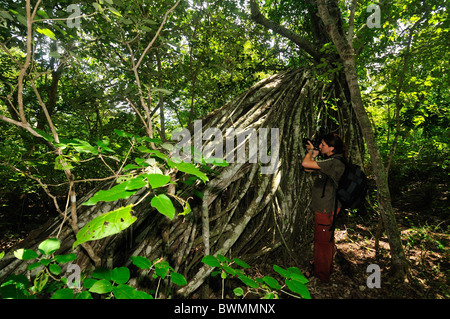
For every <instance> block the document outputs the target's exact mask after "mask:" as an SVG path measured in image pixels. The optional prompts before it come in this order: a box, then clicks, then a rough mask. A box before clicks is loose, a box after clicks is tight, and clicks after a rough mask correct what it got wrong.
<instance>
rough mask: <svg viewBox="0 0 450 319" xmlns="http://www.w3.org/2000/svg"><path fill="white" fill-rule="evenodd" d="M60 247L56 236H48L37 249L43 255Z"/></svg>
mask: <svg viewBox="0 0 450 319" xmlns="http://www.w3.org/2000/svg"><path fill="white" fill-rule="evenodd" d="M60 247H61V244H60V243H59V240H58V238H49V239H47V240H44V241H43V242H42V243H40V244H39V247H38V249H39V251H40V252H41V253H42V254H43V255H51V254H53V253H54V252H55V251H57V250H58V249H59V248H60Z"/></svg>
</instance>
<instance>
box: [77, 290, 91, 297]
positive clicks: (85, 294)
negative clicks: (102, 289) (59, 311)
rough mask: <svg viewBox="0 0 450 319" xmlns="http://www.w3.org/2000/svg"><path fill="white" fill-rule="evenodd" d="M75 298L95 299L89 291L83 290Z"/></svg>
mask: <svg viewBox="0 0 450 319" xmlns="http://www.w3.org/2000/svg"><path fill="white" fill-rule="evenodd" d="M75 299H94V298H92V295H91V293H90V292H89V291H86V290H85V291H82V292H80V293H79V294H78V295H76V297H75Z"/></svg>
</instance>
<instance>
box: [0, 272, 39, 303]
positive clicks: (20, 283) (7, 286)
mask: <svg viewBox="0 0 450 319" xmlns="http://www.w3.org/2000/svg"><path fill="white" fill-rule="evenodd" d="M29 287H30V283H29V282H28V279H27V277H25V275H15V274H12V275H10V276H8V277H7V278H6V279H5V280H4V281H3V283H2V284H1V285H0V292H1V295H2V298H3V299H34V297H33V296H30V293H29V292H28V290H27V289H28V288H29Z"/></svg>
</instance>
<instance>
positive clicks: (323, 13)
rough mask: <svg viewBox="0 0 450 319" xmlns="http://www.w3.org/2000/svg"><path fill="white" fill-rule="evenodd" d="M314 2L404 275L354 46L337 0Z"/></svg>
mask: <svg viewBox="0 0 450 319" xmlns="http://www.w3.org/2000/svg"><path fill="white" fill-rule="evenodd" d="M317 6H318V10H319V15H320V17H321V19H322V21H323V23H324V25H325V28H326V30H327V32H328V34H329V36H330V38H331V39H332V41H333V43H334V45H335V46H336V48H337V50H338V52H339V55H340V57H341V60H342V63H343V65H344V73H345V77H346V79H347V82H348V86H349V90H350V94H351V101H352V105H353V109H354V110H355V113H356V116H357V118H358V121H359V124H360V126H361V130H362V134H363V136H364V139H365V141H366V143H367V148H368V150H369V154H370V158H371V162H372V167H373V172H374V176H375V181H376V184H377V190H378V193H377V195H378V202H379V205H380V207H379V208H380V213H381V216H382V219H383V223H384V227H385V229H386V233H387V236H388V240H389V246H390V248H391V260H392V272H393V274H394V276H395V277H396V278H399V279H404V278H405V277H406V274H407V270H408V268H409V267H408V262H407V260H406V256H405V252H404V250H403V245H402V242H401V237H400V231H399V229H398V226H397V223H396V220H395V215H394V210H393V208H392V205H391V198H390V192H389V185H388V180H387V174H386V169H385V167H384V165H383V161H382V158H381V154H380V150H379V148H378V145H377V142H376V139H375V134H374V133H373V130H372V126H371V124H370V120H369V117H368V116H367V113H366V110H365V108H364V105H363V102H362V98H361V91H360V89H359V84H358V76H357V70H356V62H355V56H354V50H353V47H352V45H351V41H348V40H346V38H345V36H343V34H342V32H341V31H340V30H339V27H338V25H337V21H339V17H340V14H339V13H337V12H338V4H337V2H336V3H335V1H330V2H329V3H328V4H327V1H325V0H317ZM350 36H351V35H350Z"/></svg>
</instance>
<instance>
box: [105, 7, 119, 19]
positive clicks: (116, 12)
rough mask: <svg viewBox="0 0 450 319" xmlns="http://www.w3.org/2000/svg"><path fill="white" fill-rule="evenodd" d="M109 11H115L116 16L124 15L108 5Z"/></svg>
mask: <svg viewBox="0 0 450 319" xmlns="http://www.w3.org/2000/svg"><path fill="white" fill-rule="evenodd" d="M108 9H109V11H111V12H112V13H114V14H115V15H116V16H118V17H121V16H122V15H121V14H120V12H119V11H117V9H116V8H113V7H111V6H108Z"/></svg>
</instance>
